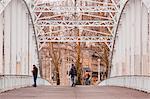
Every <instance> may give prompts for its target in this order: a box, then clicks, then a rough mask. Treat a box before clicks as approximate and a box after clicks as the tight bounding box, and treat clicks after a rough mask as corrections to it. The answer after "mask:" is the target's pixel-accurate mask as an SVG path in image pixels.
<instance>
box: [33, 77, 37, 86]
mask: <svg viewBox="0 0 150 99" xmlns="http://www.w3.org/2000/svg"><path fill="white" fill-rule="evenodd" d="M33 79H34V84H33V86H34V87H36V86H37V84H36V80H37V77H36V76H33Z"/></svg>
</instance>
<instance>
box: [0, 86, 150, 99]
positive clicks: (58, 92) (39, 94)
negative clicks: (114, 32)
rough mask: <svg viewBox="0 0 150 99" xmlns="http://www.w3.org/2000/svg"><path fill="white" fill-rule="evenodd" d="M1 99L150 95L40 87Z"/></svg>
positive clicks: (147, 98)
mask: <svg viewBox="0 0 150 99" xmlns="http://www.w3.org/2000/svg"><path fill="white" fill-rule="evenodd" d="M0 99H150V94H147V93H143V92H139V91H135V90H132V89H126V88H120V87H92V86H87V87H86V86H77V87H75V88H72V87H62V86H55V87H52V86H38V87H37V88H33V87H28V88H21V89H16V90H12V91H8V92H4V93H1V94H0Z"/></svg>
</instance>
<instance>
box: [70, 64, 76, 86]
mask: <svg viewBox="0 0 150 99" xmlns="http://www.w3.org/2000/svg"><path fill="white" fill-rule="evenodd" d="M69 76H71V81H72V85H71V86H72V87H75V85H76V76H77V70H76V67H75V66H74V64H72V67H71V69H70V71H69Z"/></svg>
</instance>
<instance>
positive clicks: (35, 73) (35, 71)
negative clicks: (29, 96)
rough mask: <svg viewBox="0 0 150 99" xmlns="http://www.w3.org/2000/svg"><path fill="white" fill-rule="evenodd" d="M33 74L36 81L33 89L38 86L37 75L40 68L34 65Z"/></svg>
mask: <svg viewBox="0 0 150 99" xmlns="http://www.w3.org/2000/svg"><path fill="white" fill-rule="evenodd" d="M32 74H33V79H34V84H33V87H36V86H37V84H36V80H37V75H38V68H37V67H36V66H35V65H33V70H32Z"/></svg>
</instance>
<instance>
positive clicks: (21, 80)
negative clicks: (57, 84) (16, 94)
mask: <svg viewBox="0 0 150 99" xmlns="http://www.w3.org/2000/svg"><path fill="white" fill-rule="evenodd" d="M32 84H33V77H32V76H30V75H0V93H1V92H4V91H7V90H12V89H16V88H22V87H27V86H32ZM37 85H51V84H50V83H49V82H48V81H47V80H44V79H42V78H41V77H38V79H37Z"/></svg>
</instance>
